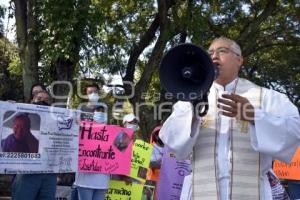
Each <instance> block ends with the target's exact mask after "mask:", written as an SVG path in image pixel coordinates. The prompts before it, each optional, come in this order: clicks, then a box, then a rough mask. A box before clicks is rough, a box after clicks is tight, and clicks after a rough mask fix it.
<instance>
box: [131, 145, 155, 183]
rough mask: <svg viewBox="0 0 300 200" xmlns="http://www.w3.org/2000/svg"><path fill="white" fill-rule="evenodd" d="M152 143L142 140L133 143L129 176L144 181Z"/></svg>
mask: <svg viewBox="0 0 300 200" xmlns="http://www.w3.org/2000/svg"><path fill="white" fill-rule="evenodd" d="M152 149H153V147H152V145H151V144H149V143H147V142H144V141H143V140H136V141H135V142H134V144H133V151H132V158H131V171H130V177H132V178H134V179H137V180H139V181H142V182H145V181H146V176H147V171H148V168H149V164H150V159H151V153H152Z"/></svg>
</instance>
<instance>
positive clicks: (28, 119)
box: [13, 113, 31, 128]
mask: <svg viewBox="0 0 300 200" xmlns="http://www.w3.org/2000/svg"><path fill="white" fill-rule="evenodd" d="M17 119H23V120H25V123H26V124H28V126H29V127H28V128H30V127H31V121H30V118H29V117H28V114H27V113H20V114H18V115H17V116H15V118H14V120H13V122H14V121H15V120H17Z"/></svg>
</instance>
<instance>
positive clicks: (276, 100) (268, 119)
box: [250, 89, 300, 162]
mask: <svg viewBox="0 0 300 200" xmlns="http://www.w3.org/2000/svg"><path fill="white" fill-rule="evenodd" d="M250 131H251V143H252V146H253V148H254V149H255V150H256V151H259V152H261V153H264V154H267V155H270V156H272V158H273V159H278V160H281V161H284V162H290V160H291V159H292V157H293V155H294V153H295V151H296V150H297V148H298V146H300V118H299V112H298V109H297V107H296V106H294V105H293V104H292V103H291V102H290V101H289V99H288V98H287V97H286V96H285V95H283V94H281V93H279V92H276V91H273V90H268V89H264V90H263V99H262V107H261V109H256V110H255V125H250Z"/></svg>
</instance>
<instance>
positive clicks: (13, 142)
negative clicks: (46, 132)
mask: <svg viewBox="0 0 300 200" xmlns="http://www.w3.org/2000/svg"><path fill="white" fill-rule="evenodd" d="M1 117H3V122H2V124H1V126H2V129H1V149H2V152H22V153H38V152H39V139H38V138H39V133H40V124H41V117H40V116H39V115H38V114H36V113H26V112H15V111H7V112H5V113H4V116H1Z"/></svg>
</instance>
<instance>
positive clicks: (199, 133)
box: [159, 37, 300, 200]
mask: <svg viewBox="0 0 300 200" xmlns="http://www.w3.org/2000/svg"><path fill="white" fill-rule="evenodd" d="M187 46H190V45H189V44H187V45H185V44H183V45H182V46H181V45H179V46H178V48H179V50H178V49H177V47H175V48H173V49H171V50H170V52H168V53H167V54H166V56H165V57H164V58H163V60H162V63H161V66H160V70H161V71H160V78H161V82H162V85H163V86H164V87H165V88H166V90H167V91H169V92H172V93H174V94H175V95H177V94H179V93H183V94H184V95H182V96H180V97H179V98H178V100H179V101H178V102H177V103H176V104H175V105H174V110H173V112H172V114H171V115H170V116H169V118H168V119H167V120H166V122H165V123H164V125H163V127H162V129H161V131H160V134H159V136H160V138H161V139H162V141H163V142H164V144H165V145H166V146H168V147H169V149H170V150H171V151H172V152H173V153H174V154H175V155H176V157H177V158H178V159H186V158H188V157H189V156H190V155H191V153H192V155H193V175H192V177H193V178H192V180H193V181H192V184H191V187H192V190H191V191H192V194H191V195H190V196H191V197H192V199H193V200H198V199H199V200H200V199H207V200H233V199H234V200H239V199H253V200H258V199H262V200H272V199H273V197H274V198H275V197H276V199H277V198H278V199H288V196H287V193H286V192H285V191H284V188H283V187H282V186H281V185H280V183H279V182H278V181H277V180H276V176H275V175H274V173H273V171H272V160H273V159H278V160H282V161H284V162H289V161H290V160H291V158H292V156H293V154H294V152H295V151H296V149H297V147H298V146H299V144H300V141H299V138H300V131H299V130H300V117H299V113H298V110H297V108H296V106H294V105H293V104H292V103H291V102H290V101H289V100H288V98H287V97H286V96H285V95H283V94H281V93H278V92H276V91H273V90H270V89H267V88H263V87H260V86H258V85H256V84H254V83H252V82H250V81H248V80H246V79H243V78H239V77H238V72H239V70H240V67H241V66H242V64H243V57H242V53H241V48H240V46H239V45H238V44H237V43H236V42H235V41H233V40H231V39H229V38H225V37H220V38H217V39H215V40H213V41H212V43H211V45H210V47H209V49H208V51H207V53H208V54H207V53H202V52H201V48H199V49H200V50H199V49H198V50H197V48H196V49H195V48H194V47H195V45H194V46H193V48H192V49H191V48H187ZM207 57H208V58H209V57H210V58H209V59H207ZM197 59H198V60H197ZM203 59H204V60H203ZM172 60H173V61H172ZM210 67H212V68H213V67H216V68H217V69H218V76H217V77H216V79H215V80H214V77H215V73H214V69H213V70H212V69H209V68H210ZM168 73H169V74H171V77H170V76H169V77H170V78H168V77H166V76H165V75H166V74H168ZM199 73H201V74H199ZM188 93H195V94H196V95H194V96H196V98H195V99H196V102H200V103H201V102H203V99H204V101H205V95H207V104H208V108H209V109H208V111H207V112H204V114H205V115H200V116H199V115H197V114H196V112H195V109H194V106H195V103H194V102H195V99H192V98H190V96H189V95H188ZM197 94H199V95H197ZM274 183H277V184H274Z"/></svg>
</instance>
